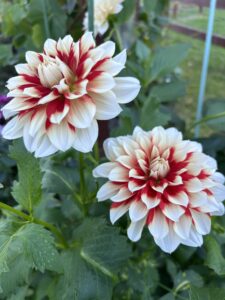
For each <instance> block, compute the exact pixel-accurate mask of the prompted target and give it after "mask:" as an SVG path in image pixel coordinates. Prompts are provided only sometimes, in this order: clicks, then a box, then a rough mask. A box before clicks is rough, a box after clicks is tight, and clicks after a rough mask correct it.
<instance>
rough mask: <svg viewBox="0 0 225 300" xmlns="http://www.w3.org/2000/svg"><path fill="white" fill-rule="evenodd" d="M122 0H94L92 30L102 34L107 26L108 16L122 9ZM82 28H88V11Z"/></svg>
mask: <svg viewBox="0 0 225 300" xmlns="http://www.w3.org/2000/svg"><path fill="white" fill-rule="evenodd" d="M123 1H124V0H95V1H94V32H95V34H97V33H100V34H101V35H103V34H104V33H105V32H106V31H107V30H108V28H109V22H108V18H109V16H110V15H114V14H118V13H119V12H120V11H121V10H122V9H123V6H122V4H121V3H122V2H123ZM83 25H84V29H85V30H88V12H86V14H85V17H84V21H83Z"/></svg>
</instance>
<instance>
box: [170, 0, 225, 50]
mask: <svg viewBox="0 0 225 300" xmlns="http://www.w3.org/2000/svg"><path fill="white" fill-rule="evenodd" d="M172 2H174V3H173V4H172V10H173V15H174V17H176V15H177V13H178V10H179V3H180V4H187V5H188V4H194V5H197V6H198V7H199V10H200V11H202V10H203V8H204V7H209V5H210V0H180V1H177V0H172ZM216 8H217V9H225V0H217V6H216ZM224 14H225V12H224ZM169 28H170V29H172V30H173V31H176V32H178V33H182V34H185V35H188V36H190V37H192V38H195V39H199V40H203V41H204V40H205V38H206V33H205V32H204V31H201V30H198V29H195V28H192V27H189V26H186V25H181V24H178V23H175V22H172V23H170V25H169ZM212 43H213V44H214V45H217V46H220V47H224V48H225V37H223V36H220V35H217V34H214V35H213V38H212Z"/></svg>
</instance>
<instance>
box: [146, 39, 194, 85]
mask: <svg viewBox="0 0 225 300" xmlns="http://www.w3.org/2000/svg"><path fill="white" fill-rule="evenodd" d="M189 49H190V45H189V44H177V45H172V46H168V47H163V48H157V49H156V51H155V53H154V56H153V63H152V69H151V80H154V79H156V78H158V77H160V76H163V75H165V74H167V73H169V72H172V71H173V70H174V69H175V67H176V66H177V65H178V64H179V63H180V62H181V61H182V60H183V59H184V58H185V57H186V56H187V54H188V50H189Z"/></svg>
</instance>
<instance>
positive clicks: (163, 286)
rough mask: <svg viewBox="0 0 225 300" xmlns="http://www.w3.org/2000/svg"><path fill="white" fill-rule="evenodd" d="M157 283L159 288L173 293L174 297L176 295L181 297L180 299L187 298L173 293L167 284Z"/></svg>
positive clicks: (185, 299) (184, 299)
mask: <svg viewBox="0 0 225 300" xmlns="http://www.w3.org/2000/svg"><path fill="white" fill-rule="evenodd" d="M158 285H159V286H160V287H161V288H163V289H164V290H166V291H167V292H170V293H172V294H173V295H174V297H177V298H179V299H182V300H187V298H185V297H183V296H180V295H178V294H176V293H174V290H172V289H170V288H169V287H168V286H166V285H164V284H162V283H161V282H159V283H158Z"/></svg>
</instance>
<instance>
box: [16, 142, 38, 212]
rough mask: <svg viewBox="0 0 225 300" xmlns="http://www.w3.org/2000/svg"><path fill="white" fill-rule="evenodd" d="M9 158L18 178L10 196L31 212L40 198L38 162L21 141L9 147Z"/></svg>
mask: <svg viewBox="0 0 225 300" xmlns="http://www.w3.org/2000/svg"><path fill="white" fill-rule="evenodd" d="M10 157H11V158H13V159H14V160H15V161H16V163H17V168H18V178H19V181H18V182H15V183H14V185H13V190H12V195H13V197H14V198H15V200H16V201H17V202H18V203H19V204H21V205H22V206H23V207H24V208H25V209H27V210H28V211H29V212H31V211H32V210H33V207H34V206H35V205H37V204H38V203H39V202H40V200H41V196H42V190H41V180H42V175H41V170H40V166H39V162H38V160H37V159H36V158H35V157H34V156H33V155H32V154H31V153H29V152H27V150H26V149H25V147H24V145H23V142H22V141H21V140H16V141H14V143H13V146H11V147H10Z"/></svg>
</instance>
